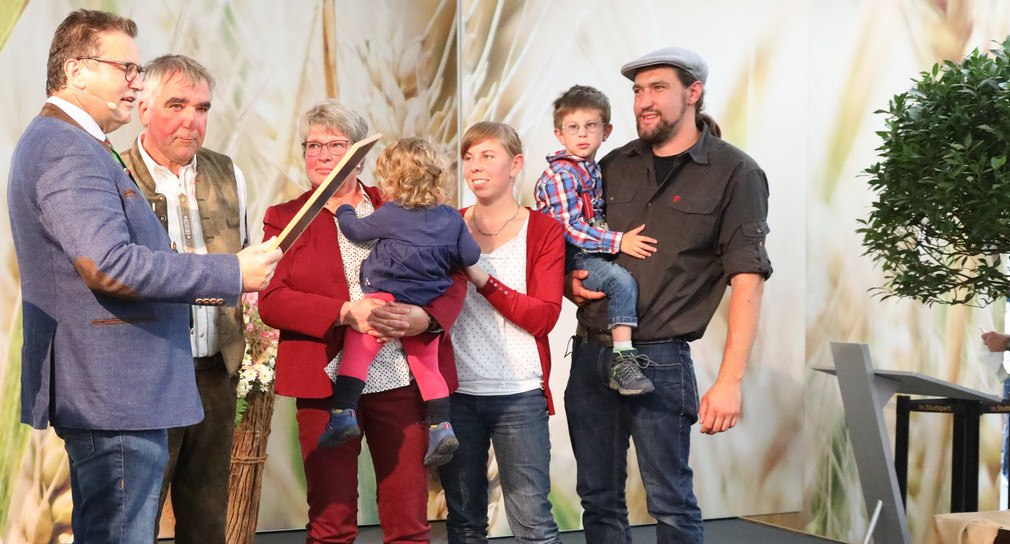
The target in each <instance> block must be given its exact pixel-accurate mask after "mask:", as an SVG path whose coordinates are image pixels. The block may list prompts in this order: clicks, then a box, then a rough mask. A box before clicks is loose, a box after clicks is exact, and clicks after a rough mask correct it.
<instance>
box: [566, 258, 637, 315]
mask: <svg viewBox="0 0 1010 544" xmlns="http://www.w3.org/2000/svg"><path fill="white" fill-rule="evenodd" d="M616 258H617V255H616V254H614V255H612V254H609V253H590V252H587V251H583V250H581V249H579V248H577V247H575V246H573V245H571V244H566V245H565V271H568V272H570V271H572V270H586V271H588V272H589V277H587V278H586V279H584V280H582V286H583V287H585V288H586V289H589V290H592V291H602V292H604V293H605V294H606V295H607V297H608V298H609V299H610V300H609V301H608V304H607V315H608V316H609V318H610V328H611V329H612V328H614V327H616V326H617V325H630V326H632V327H637V326H638V311H637V308H636V306H637V305H638V284H637V283H636V282H635V278H633V277H631V274H630V273H629V272H628V271H627V270H625V269H624V267H622V266H620V265H618V264H617V263H616V262H615V259H616Z"/></svg>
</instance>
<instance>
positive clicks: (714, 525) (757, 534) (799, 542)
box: [166, 518, 838, 544]
mask: <svg viewBox="0 0 1010 544" xmlns="http://www.w3.org/2000/svg"><path fill="white" fill-rule="evenodd" d="M632 537H633V538H634V541H635V543H636V544H652V543H654V542H656V531H655V526H653V525H639V526H636V527H634V528H632ZM491 541H492V542H494V543H495V544H498V543H501V544H508V543H511V542H515V540H514V539H512V538H511V537H502V538H493V539H491ZM561 541H562V542H564V543H565V544H574V543H576V542H585V538H584V537H583V535H582V532H581V531H569V532H564V533H561ZM166 542H172V541H170V540H169V541H166ZM303 542H305V531H278V532H271V533H258V534H257V535H256V544H301V543H303ZM356 542H357V543H358V544H381V542H382V534H381V533H380V532H379V528H378V527H376V526H368V527H362V528H361V531H360V533H359V534H358V539H357V540H356ZM431 542H432V544H439V543H444V542H446V536H445V524H444V523H440V522H433V523H432V524H431ZM829 542H838V541H836V540H829V539H826V538H821V537H817V536H813V535H808V534H803V533H798V532H796V531H791V530H788V529H782V528H779V527H775V526H772V525H768V524H765V523H759V522H756V521H750V520H746V519H741V518H728V519H714V520H707V521H705V543H706V544H825V543H829Z"/></svg>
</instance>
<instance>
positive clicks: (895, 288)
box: [857, 37, 1010, 305]
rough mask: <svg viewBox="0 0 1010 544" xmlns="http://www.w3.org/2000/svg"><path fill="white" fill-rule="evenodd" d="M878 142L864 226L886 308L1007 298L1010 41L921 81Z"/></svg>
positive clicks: (899, 99) (898, 99)
mask: <svg viewBox="0 0 1010 544" xmlns="http://www.w3.org/2000/svg"><path fill="white" fill-rule="evenodd" d="M876 113H882V114H886V115H887V121H886V130H883V131H880V132H878V134H879V135H880V137H881V138H883V144H882V145H881V146H880V147H879V148H877V149H878V151H879V152H880V159H881V160H880V162H878V163H876V164H874V165H873V166H871V167H870V168H868V169H867V170H866V173H867V174H869V177H870V181H869V183H870V187H871V188H872V189H873V190H874V192H876V193H877V195H878V199H877V201H876V202H874V203H873V206H872V209H871V211H870V214H869V217H868V218H866V219H865V220H861V221H860V223H861V224H862V225H863V226H862V227H860V228H859V229H858V231H857V232H858V233H859V234H861V235H862V236H863V245H864V247H865V248H866V252H865V253H864V254H865V255H869V256H871V257H872V258H873V259H874V261H876V262H877V263H878V264H880V265H881V267H882V268H883V271H884V275H885V282H886V285H885V286H884V287H882V288H880V289H879V291H880V292H881V293H882V294H883V296H884V298H888V297H892V296H898V297H907V298H912V299H915V300H918V301H921V302H924V303H927V304H933V303H942V304H972V305H984V304H988V303H990V302H992V301H993V300H994V299H996V298H999V297H1003V296H1006V295H1007V293H1010V278H1008V277H1007V274H1006V273H1005V272H1004V271H1003V270H1004V267H1002V266H1001V265H1000V259H999V255H1002V254H1007V253H1010V166H1007V164H1006V162H1007V155H1008V154H1010V37H1008V38H1007V39H1006V40H1005V41H1004V42H1003V43H1002V44H998V45H997V46H996V47H994V48H993V50H992V51H990V52H989V53H988V54H987V53H982V52H979V51H978V50H977V49H976V50H975V51H973V52H972V53H971V54H969V55H968V56H967V57H966V58H965V59H964V60H963V61H961V62H960V63H955V62H951V61H944V62H943V63H940V64H936V65H934V66H933V69H932V70H931V71H928V72H922V74H921V77H920V78H919V79H918V80H916V82H915V86H914V87H913V88H912V89H910V90H909V91H907V92H904V93H901V94H898V95H896V96H895V97H894V98H893V99H892V100H891V101H890V104H889V107H888V109H887V110H880V111H877V112H876Z"/></svg>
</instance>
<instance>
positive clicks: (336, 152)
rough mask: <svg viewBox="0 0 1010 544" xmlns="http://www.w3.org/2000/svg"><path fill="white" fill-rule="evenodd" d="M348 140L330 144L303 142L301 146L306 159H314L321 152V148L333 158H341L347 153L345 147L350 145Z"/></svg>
mask: <svg viewBox="0 0 1010 544" xmlns="http://www.w3.org/2000/svg"><path fill="white" fill-rule="evenodd" d="M350 143H351V142H350V141H348V140H334V141H332V142H326V143H323V142H305V143H303V144H302V149H304V150H305V156H306V157H315V156H317V155H319V154H320V153H322V152H323V148H324V147H325V148H326V151H328V152H329V153H330V155H333V156H334V157H341V156H343V155H344V153H347V146H348V145H350Z"/></svg>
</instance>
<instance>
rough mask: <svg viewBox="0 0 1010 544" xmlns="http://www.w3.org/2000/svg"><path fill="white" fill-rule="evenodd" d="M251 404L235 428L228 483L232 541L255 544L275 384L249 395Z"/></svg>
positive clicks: (233, 542)
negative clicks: (240, 422) (265, 389)
mask: <svg viewBox="0 0 1010 544" xmlns="http://www.w3.org/2000/svg"><path fill="white" fill-rule="evenodd" d="M246 401H247V402H248V403H249V405H248V407H247V408H246V411H245V414H243V417H242V424H241V425H240V426H239V427H238V428H236V429H235V443H234V445H233V446H232V450H231V478H230V479H229V482H228V531H227V539H228V544H252V543H253V540H254V538H255V535H256V521H257V519H258V518H259V508H260V491H261V490H262V487H263V468H264V465H265V464H266V460H267V438H269V437H270V418H271V416H272V415H273V412H274V389H273V385H271V386H270V388H269V390H267V391H255V392H252V393H249V395H247V396H246Z"/></svg>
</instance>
